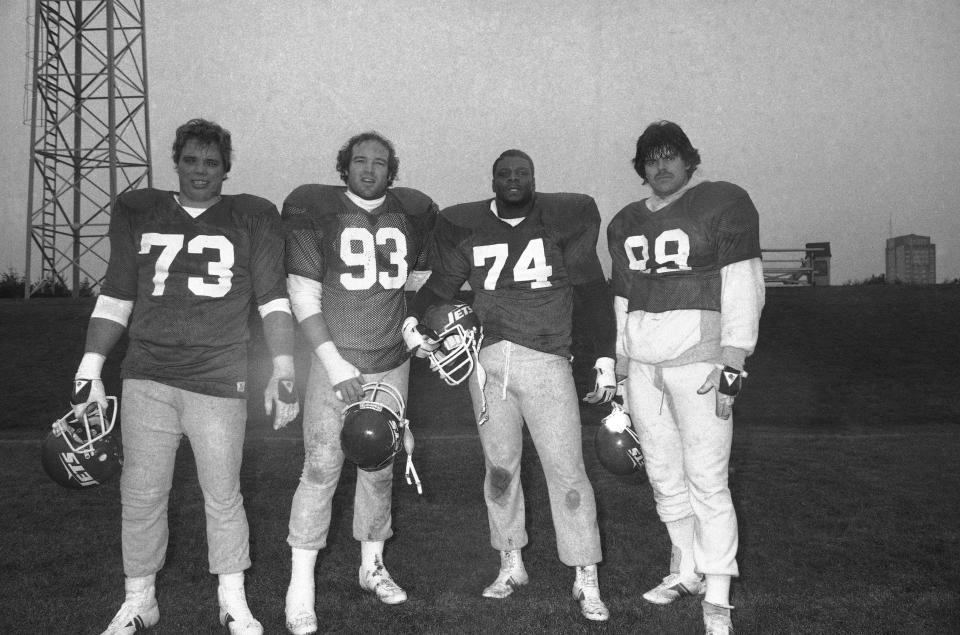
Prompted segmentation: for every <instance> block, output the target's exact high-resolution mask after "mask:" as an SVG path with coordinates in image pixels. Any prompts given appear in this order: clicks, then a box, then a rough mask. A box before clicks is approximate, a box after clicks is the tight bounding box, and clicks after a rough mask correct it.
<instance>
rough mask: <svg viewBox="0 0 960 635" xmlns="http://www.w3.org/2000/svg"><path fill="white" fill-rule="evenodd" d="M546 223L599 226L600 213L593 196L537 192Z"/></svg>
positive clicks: (538, 203)
mask: <svg viewBox="0 0 960 635" xmlns="http://www.w3.org/2000/svg"><path fill="white" fill-rule="evenodd" d="M537 206H538V207H540V208H541V210H542V212H541V213H542V216H543V219H544V222H547V223H551V224H557V225H560V226H570V227H575V226H584V225H599V224H600V211H599V210H598V209H597V203H596V202H595V201H594V200H593V197H592V196H588V195H586V194H576V193H568V192H556V193H546V194H543V193H540V192H537Z"/></svg>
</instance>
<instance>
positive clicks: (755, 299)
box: [720, 258, 765, 368]
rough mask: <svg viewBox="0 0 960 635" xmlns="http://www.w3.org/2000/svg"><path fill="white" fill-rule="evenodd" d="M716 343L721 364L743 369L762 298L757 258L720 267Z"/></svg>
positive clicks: (757, 327) (757, 326) (750, 350)
mask: <svg viewBox="0 0 960 635" xmlns="http://www.w3.org/2000/svg"><path fill="white" fill-rule="evenodd" d="M720 277H721V281H722V285H723V291H722V294H721V298H720V346H721V349H722V351H721V355H722V358H723V363H724V364H727V365H729V366H733V367H734V368H743V364H744V360H745V359H746V357H747V356H749V355H750V354H751V353H753V350H754V348H756V345H757V337H758V336H759V331H760V313H761V311H762V310H763V305H764V301H765V289H764V284H763V263H762V262H761V260H760V259H759V258H751V259H750V260H742V261H740V262H735V263H731V264H729V265H727V266H725V267H724V268H723V269H721V270H720Z"/></svg>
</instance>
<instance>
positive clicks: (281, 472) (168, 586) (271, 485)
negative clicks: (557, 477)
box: [0, 286, 960, 634]
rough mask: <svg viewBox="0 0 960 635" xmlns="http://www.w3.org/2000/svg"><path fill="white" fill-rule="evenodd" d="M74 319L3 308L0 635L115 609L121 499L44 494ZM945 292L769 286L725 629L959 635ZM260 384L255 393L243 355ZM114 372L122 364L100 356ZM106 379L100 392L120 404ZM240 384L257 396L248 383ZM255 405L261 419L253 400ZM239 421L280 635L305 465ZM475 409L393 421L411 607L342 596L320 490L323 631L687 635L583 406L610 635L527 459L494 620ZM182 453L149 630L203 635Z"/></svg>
mask: <svg viewBox="0 0 960 635" xmlns="http://www.w3.org/2000/svg"><path fill="white" fill-rule="evenodd" d="M90 307H91V305H90V304H89V302H87V303H82V302H81V303H74V302H73V301H70V300H33V301H30V302H29V303H24V302H22V301H17V300H9V301H0V331H2V333H3V338H2V340H0V378H2V380H3V384H4V390H3V391H2V392H0V407H2V412H3V416H2V417H0V451H2V453H3V460H2V462H0V478H2V479H3V482H5V483H6V484H7V485H6V487H5V488H4V489H3V492H2V493H0V502H2V510H3V514H2V515H0V537H2V538H0V540H2V542H0V564H2V572H3V574H4V575H3V576H2V578H0V633H4V634H5V633H96V632H99V629H102V628H103V627H104V626H105V625H106V623H107V622H108V621H109V619H110V618H111V617H112V615H113V612H114V611H115V610H116V608H117V606H118V604H119V601H120V599H121V595H122V572H121V561H120V545H119V526H120V520H119V519H120V510H119V493H118V487H117V482H116V481H114V482H111V483H109V484H107V485H105V486H103V487H101V488H99V489H97V490H94V491H90V492H72V491H67V490H63V489H61V488H59V487H58V486H56V485H55V484H53V483H52V482H50V481H49V480H48V479H47V477H46V476H45V474H44V473H43V471H42V469H41V468H40V463H39V460H38V458H39V454H38V450H39V439H40V438H41V436H42V435H43V434H44V432H45V430H46V428H47V426H49V424H50V422H52V420H53V419H54V418H56V417H57V416H59V415H61V414H62V413H63V412H64V411H65V410H66V404H65V395H66V394H67V391H68V390H69V382H70V379H71V377H72V373H73V371H74V368H75V366H76V362H77V360H78V359H79V356H80V352H81V348H82V335H83V331H84V327H85V324H86V319H87V315H88V314H89V310H90ZM957 315H960V287H956V286H937V287H925V288H914V287H900V286H896V287H894V286H890V287H887V286H865V287H832V288H802V289H769V290H768V299H767V307H766V309H765V310H764V316H763V322H762V325H761V341H760V345H759V347H758V350H757V353H756V354H755V355H754V356H753V357H752V358H751V359H750V360H749V366H748V368H749V370H750V378H749V380H748V381H749V383H748V384H747V386H746V388H745V391H744V393H743V395H742V396H741V398H740V399H739V400H738V401H737V408H736V414H735V417H736V432H735V437H734V448H733V458H732V461H731V488H732V490H733V495H734V499H735V502H736V505H737V511H738V516H739V519H740V527H741V539H740V553H739V561H740V568H741V574H742V575H741V577H740V578H739V579H738V580H736V581H735V582H734V586H733V592H732V601H733V603H734V604H735V605H736V606H737V610H736V611H735V613H734V623H735V626H736V628H737V632H738V633H741V634H743V633H764V634H765V633H918V634H919V633H958V632H960V460H958V457H960V399H958V397H957V393H958V387H960V386H958V383H960V382H958V380H957V368H958V365H960V364H958V363H960V331H958V329H957V328H956V327H955V324H956V322H957V317H956V316H957ZM253 350H254V359H255V362H254V376H255V377H259V378H261V380H262V376H263V369H262V367H261V364H258V363H257V361H256V360H259V359H260V358H261V357H262V345H261V344H260V343H259V342H258V341H255V342H254V344H253ZM114 357H116V356H114ZM116 361H117V360H115V359H113V357H112V358H111V360H110V362H108V369H110V372H111V373H113V374H112V375H111V374H108V375H107V376H106V377H105V380H106V382H107V384H108V387H113V389H114V390H115V389H116V387H117V386H118V380H117V378H116V366H117V364H116ZM252 381H253V380H252ZM257 401H258V400H257ZM257 401H253V402H251V419H250V422H249V425H248V442H247V447H246V453H245V462H244V467H243V473H242V481H243V490H244V496H245V499H246V504H247V512H248V516H249V518H250V524H251V541H252V549H253V558H254V566H253V568H252V569H251V570H250V571H249V572H248V587H247V588H248V597H249V598H250V604H251V608H252V609H253V611H254V613H255V614H256V615H257V616H258V618H259V619H260V620H261V621H262V622H263V624H264V626H265V628H266V630H267V632H268V633H283V632H285V630H284V628H283V594H284V592H285V589H286V582H287V576H288V573H289V555H288V548H287V546H286V544H285V537H286V524H287V514H288V512H289V505H290V498H291V496H292V494H293V491H294V489H295V487H296V482H297V478H298V476H299V469H300V462H301V460H302V455H303V450H302V446H301V445H300V442H299V438H298V435H299V432H300V426H299V424H298V423H297V422H295V423H294V424H292V425H291V426H290V427H289V428H288V429H287V430H284V431H281V432H280V433H275V432H273V431H272V430H271V429H270V426H269V424H268V422H267V421H266V420H265V419H264V417H263V416H262V413H260V412H259V410H258V405H257ZM467 403H468V398H467V396H466V394H465V391H464V390H462V389H451V388H448V387H446V386H444V385H443V384H442V383H440V382H439V381H438V380H437V378H436V377H434V376H432V375H431V374H429V373H428V372H426V370H425V369H424V368H423V367H422V366H419V365H418V366H416V367H415V369H414V373H413V377H412V385H411V396H410V408H409V411H408V415H409V417H410V419H411V421H412V426H413V429H414V431H415V432H416V433H417V451H416V454H415V457H416V460H417V467H418V470H419V472H420V475H421V478H422V479H423V482H424V488H425V493H424V495H423V496H422V497H418V496H417V494H416V492H415V490H413V489H412V488H411V487H409V486H407V485H406V484H404V483H403V481H402V476H401V474H400V470H399V469H398V470H397V480H396V484H395V488H394V492H395V493H394V498H395V501H394V502H395V504H394V525H395V531H396V535H395V536H394V538H393V540H392V541H390V542H389V543H388V546H387V564H388V566H389V567H390V569H391V571H392V572H393V574H394V577H395V578H396V579H397V580H398V581H399V582H400V583H401V584H402V585H403V586H404V587H405V588H406V589H407V591H408V593H409V595H410V600H409V601H408V602H407V603H406V604H404V605H401V606H398V607H386V606H382V605H380V604H378V603H377V602H376V600H375V599H373V598H372V597H370V596H368V595H366V594H363V593H362V592H361V591H360V590H359V588H358V586H357V582H356V566H357V564H358V559H359V555H358V548H357V545H356V543H355V541H354V540H353V539H352V537H351V536H350V522H351V503H352V492H353V484H354V482H355V477H354V475H353V474H352V470H345V471H344V474H343V478H342V480H341V484H340V487H339V489H338V491H337V498H336V507H335V514H334V521H333V527H332V529H331V540H330V546H329V548H328V549H326V550H325V551H324V552H322V553H321V558H320V563H319V566H318V574H317V593H318V598H319V601H318V611H319V617H320V621H321V625H322V626H323V628H324V629H325V631H326V632H330V633H350V632H365V633H366V632H369V633H380V632H385V633H420V632H422V633H499V632H518V633H594V632H596V633H632V632H644V633H697V632H699V631H700V629H701V628H702V627H701V626H700V617H699V606H698V604H697V603H696V602H694V601H686V602H683V603H680V604H679V605H676V606H669V607H665V608H664V607H654V606H652V605H649V604H647V603H645V602H643V601H642V600H641V599H640V597H639V596H640V594H641V593H642V592H643V591H645V590H646V589H647V588H649V587H650V586H652V585H654V584H656V583H657V582H658V581H659V579H660V577H662V576H663V575H664V574H665V568H666V566H667V556H668V541H667V537H666V532H665V531H664V529H663V527H662V525H661V524H660V523H659V521H658V520H657V518H656V514H655V512H654V508H653V501H652V496H651V494H650V490H649V487H648V485H647V484H646V483H645V482H644V481H643V480H642V479H641V478H639V477H614V476H612V475H610V474H608V473H606V472H605V471H604V470H603V468H602V467H600V466H599V464H598V463H597V461H596V459H595V457H594V454H593V442H592V436H593V431H594V430H595V426H596V423H597V421H598V420H599V418H600V417H601V416H603V414H604V413H605V411H604V410H603V409H601V408H596V407H585V408H584V409H583V411H582V414H583V418H584V424H585V427H584V450H585V456H586V460H587V468H588V473H589V475H590V477H591V480H592V481H593V484H594V487H595V489H596V492H597V499H598V504H599V509H600V526H601V531H602V535H603V542H604V562H603V564H602V565H601V569H600V580H601V588H602V590H603V595H604V599H605V600H606V601H607V603H608V605H609V607H610V609H611V613H612V616H611V619H610V621H609V622H608V623H606V624H589V623H586V622H585V621H584V620H582V619H581V618H580V616H579V612H578V610H577V607H576V603H575V602H574V601H573V600H572V599H571V598H570V597H569V594H570V584H571V582H572V573H571V572H570V571H569V570H568V569H567V568H566V567H564V566H563V565H561V564H560V563H559V561H558V560H557V557H556V548H555V543H554V537H553V530H552V527H551V525H550V515H549V508H548V505H547V501H546V488H545V484H544V482H543V477H542V473H541V472H540V467H539V463H538V461H537V457H536V453H535V451H534V450H533V447H532V446H530V445H528V447H527V451H526V452H525V460H524V464H523V470H524V488H525V491H526V494H527V504H528V525H529V530H530V537H531V544H530V545H529V547H528V548H527V549H526V550H525V554H524V556H525V561H526V563H527V568H528V571H529V572H530V574H531V584H530V585H529V586H528V587H526V588H525V589H523V590H522V592H521V593H519V594H517V595H515V596H514V597H511V598H509V599H507V600H504V601H500V602H498V601H492V600H485V599H483V598H482V597H480V590H481V589H482V587H483V586H484V585H485V584H487V583H488V582H489V581H490V580H491V579H492V577H493V575H495V571H496V568H497V556H496V553H495V552H494V551H493V550H492V549H491V548H490V546H489V539H488V533H487V525H486V513H485V509H484V506H483V499H482V493H481V483H482V479H483V473H482V458H481V455H480V448H479V442H478V441H477V437H476V433H475V429H474V425H473V423H472V420H471V417H470V412H469V408H468V407H467ZM188 448H189V444H187V443H185V444H184V445H183V450H184V451H182V452H181V453H180V455H179V457H178V471H177V476H176V480H175V486H174V492H173V495H172V497H171V506H170V527H171V541H170V550H169V554H168V558H167V565H166V567H165V568H164V570H163V571H162V572H161V573H160V575H159V576H158V596H159V600H160V605H161V622H160V624H159V625H158V627H157V628H156V629H154V630H153V631H151V632H156V633H177V634H180V633H207V632H219V631H218V624H217V622H216V588H215V579H214V578H213V577H212V576H211V575H210V574H209V573H207V571H206V546H205V535H204V530H203V504H202V500H201V497H200V493H199V489H198V487H197V485H196V474H195V470H194V468H193V464H192V458H191V457H190V455H189V452H188V451H186V450H187V449H188Z"/></svg>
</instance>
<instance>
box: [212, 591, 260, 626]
mask: <svg viewBox="0 0 960 635" xmlns="http://www.w3.org/2000/svg"><path fill="white" fill-rule="evenodd" d="M217 600H218V601H219V602H220V624H222V625H223V626H226V627H227V628H229V629H230V635H263V626H262V625H261V624H260V622H258V621H257V620H256V618H255V617H253V614H252V613H251V612H250V608H249V607H248V606H247V594H246V593H245V592H244V590H243V587H237V588H230V587H224V586H218V587H217Z"/></svg>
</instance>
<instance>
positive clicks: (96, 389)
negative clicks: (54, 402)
mask: <svg viewBox="0 0 960 635" xmlns="http://www.w3.org/2000/svg"><path fill="white" fill-rule="evenodd" d="M92 403H97V404H100V408H101V409H102V410H104V411H105V410H106V409H107V391H106V390H104V388H103V382H102V381H101V380H100V378H99V377H96V378H91V379H83V378H81V377H75V378H74V380H73V391H72V392H71V393H70V405H71V406H73V415H74V416H75V417H76V418H77V419H81V418H82V417H83V414H84V413H85V412H86V411H87V408H88V407H89V406H90V404H92Z"/></svg>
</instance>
